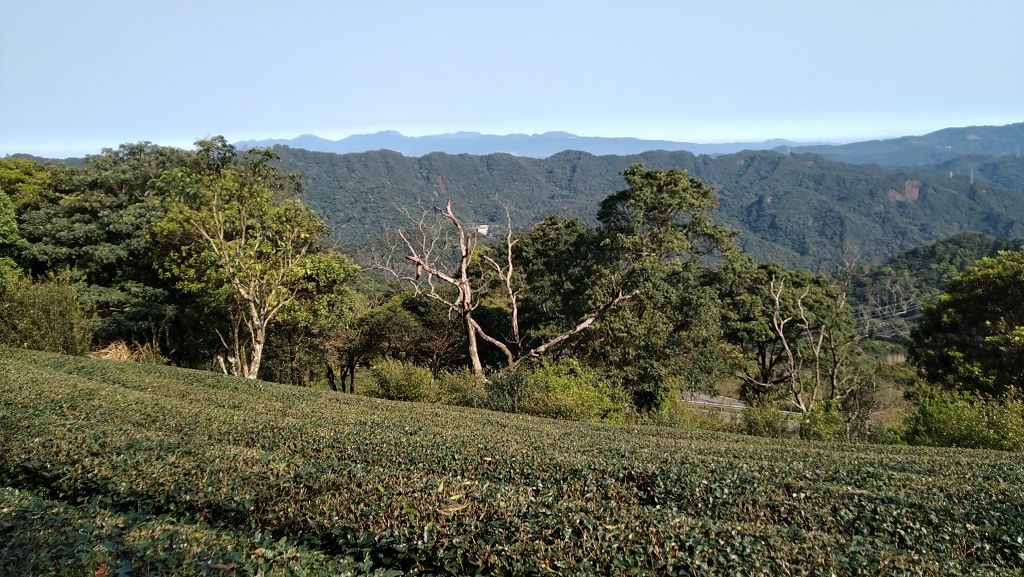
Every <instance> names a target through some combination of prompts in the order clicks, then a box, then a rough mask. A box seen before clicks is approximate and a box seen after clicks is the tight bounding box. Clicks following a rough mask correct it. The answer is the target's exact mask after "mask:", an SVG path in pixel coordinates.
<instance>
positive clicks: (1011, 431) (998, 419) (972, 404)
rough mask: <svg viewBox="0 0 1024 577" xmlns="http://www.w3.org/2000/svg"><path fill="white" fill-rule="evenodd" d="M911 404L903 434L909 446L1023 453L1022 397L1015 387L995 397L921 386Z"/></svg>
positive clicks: (1023, 403)
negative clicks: (999, 396)
mask: <svg viewBox="0 0 1024 577" xmlns="http://www.w3.org/2000/svg"><path fill="white" fill-rule="evenodd" d="M914 404H915V408H914V412H912V413H911V414H910V415H908V416H907V419H906V431H905V433H904V437H905V438H906V440H907V442H908V443H910V444H912V445H930V446H933V447H964V448H968V449H998V450H1002V451H1017V452H1024V397H1022V396H1021V394H1020V392H1018V391H1017V390H1016V389H1013V390H1011V391H1010V392H1008V393H1007V394H1006V395H1004V397H1003V398H1002V399H999V400H996V399H991V398H984V397H981V396H979V395H977V394H974V393H966V392H960V391H942V390H940V389H937V388H935V387H932V386H927V385H922V386H920V387H918V388H917V389H916V390H915V391H914Z"/></svg>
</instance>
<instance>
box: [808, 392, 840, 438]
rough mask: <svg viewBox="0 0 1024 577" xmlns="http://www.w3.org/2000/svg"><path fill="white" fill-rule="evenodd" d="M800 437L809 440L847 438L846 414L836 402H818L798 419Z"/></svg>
mask: <svg viewBox="0 0 1024 577" xmlns="http://www.w3.org/2000/svg"><path fill="white" fill-rule="evenodd" d="M800 438H801V439H808V440H811V441H839V440H845V439H847V438H848V435H847V427H846V414H845V413H843V409H842V407H840V406H839V403H838V402H834V401H833V402H829V401H826V402H824V403H818V405H817V406H815V407H814V408H813V409H811V411H810V412H808V413H807V414H805V415H804V416H803V417H802V418H801V419H800Z"/></svg>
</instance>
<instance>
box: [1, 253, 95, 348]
mask: <svg viewBox="0 0 1024 577" xmlns="http://www.w3.org/2000/svg"><path fill="white" fill-rule="evenodd" d="M3 277H4V278H3V279H2V281H3V282H2V286H0V344H4V345H8V346H11V347H17V348H25V349H34V350H39V351H50V352H55V353H65V354H69V355H84V354H86V353H88V352H89V345H90V343H91V340H92V322H91V320H90V315H89V314H87V313H86V311H85V310H84V309H83V308H82V306H81V305H80V304H79V302H78V298H77V297H76V296H75V289H74V287H73V286H72V285H71V283H70V282H68V281H66V280H63V279H53V280H49V281H44V282H32V281H31V280H29V279H27V278H17V277H14V276H12V275H11V274H8V273H5V274H4V275H3Z"/></svg>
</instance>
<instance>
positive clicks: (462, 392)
mask: <svg viewBox="0 0 1024 577" xmlns="http://www.w3.org/2000/svg"><path fill="white" fill-rule="evenodd" d="M437 401H438V402H440V403H443V404H445V405H456V406H459V407H473V408H480V407H483V406H484V405H486V404H487V388H486V387H485V386H484V380H483V379H481V378H480V377H478V376H476V375H474V374H473V371H470V370H469V369H459V370H457V371H444V372H442V373H441V374H440V375H438V377H437Z"/></svg>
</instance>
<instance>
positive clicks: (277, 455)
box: [0, 350, 1024, 575]
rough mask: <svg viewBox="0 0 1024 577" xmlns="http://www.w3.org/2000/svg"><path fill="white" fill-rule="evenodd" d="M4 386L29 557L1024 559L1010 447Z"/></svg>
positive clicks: (657, 568)
mask: <svg viewBox="0 0 1024 577" xmlns="http://www.w3.org/2000/svg"><path fill="white" fill-rule="evenodd" d="M0 382H3V383H4V386H3V387H0V406H3V407H4V410H3V411H2V412H0V479H3V480H4V483H5V484H6V486H7V487H8V488H7V489H3V490H2V493H0V495H2V496H0V499H2V500H3V505H0V555H2V558H3V560H4V569H6V570H8V571H11V572H13V573H15V574H34V573H40V572H46V571H48V570H52V569H51V568H53V567H64V566H67V567H69V568H70V569H69V572H73V573H78V574H81V573H84V572H86V571H88V574H95V573H96V572H97V571H99V570H100V564H101V563H106V564H108V565H107V568H108V569H114V568H116V567H120V566H121V565H120V563H121V562H124V561H130V562H132V563H133V564H134V563H137V564H138V570H137V571H136V572H135V573H134V574H170V575H175V574H177V575H187V574H203V573H202V572H201V570H200V568H199V567H197V565H198V564H201V563H206V564H205V565H203V566H205V567H213V566H214V565H215V564H223V565H222V567H225V566H231V565H234V566H233V568H232V569H233V570H234V571H235V572H236V573H237V574H255V573H256V572H257V571H259V570H260V566H261V564H262V563H263V562H267V563H269V564H272V567H271V566H268V567H267V568H266V569H263V570H264V571H265V572H268V573H269V572H271V570H273V571H278V572H280V573H282V574H287V573H288V571H289V569H288V568H287V567H288V566H289V564H294V565H292V567H294V569H292V570H291V571H293V572H294V573H296V574H297V573H299V568H305V569H307V571H308V573H307V574H314V575H320V574H330V573H331V572H332V571H335V572H340V571H343V570H344V569H345V567H346V566H348V567H352V566H353V564H355V569H354V572H356V573H369V572H371V571H374V570H381V571H386V570H392V569H394V570H396V571H395V572H394V573H392V574H397V571H399V570H400V571H404V572H412V573H419V574H426V573H435V574H437V573H446V574H459V575H465V574H476V573H485V574H492V575H527V574H540V573H545V572H552V571H553V572H555V573H559V574H579V575H595V574H599V575H639V574H755V575H761V574H772V575H782V574H786V575H823V574H824V575H827V574H833V573H834V574H837V575H880V574H906V575H960V574H1014V572H1019V571H1020V570H1021V568H1022V567H1024V554H1022V553H1024V552H1022V547H1021V542H1020V541H1019V540H1018V538H1019V536H1020V535H1021V534H1022V533H1024V510H1022V508H1021V503H1022V502H1024V499H1022V496H1024V468H1022V467H1024V464H1022V462H1021V460H1019V459H1008V458H1006V457H1005V456H1003V455H998V454H994V453H990V452H973V451H965V450H948V449H944V450H936V449H923V448H914V447H900V446H895V447H872V446H867V445H822V444H815V443H806V442H802V441H768V440H764V439H758V438H753V437H738V436H730V435H709V434H697V433H693V432H684V431H676V430H669V429H663V428H647V427H635V426H630V427H621V426H612V425H593V424H578V423H567V422H559V421H552V420H547V419H535V418H531V417H524V416H521V415H503V414H498V413H486V412H474V411H470V410H465V409H451V408H448V407H440V406H432V405H422V404H416V405H409V404H402V403H395V402H389V401H383V400H379V399H367V398H360V397H355V396H339V395H335V394H333V393H330V392H320V391H314V390H310V389H301V388H295V387H284V386H280V385H273V384H268V383H263V382H259V381H244V380H241V379H233V378H226V377H221V376H218V375H214V374H210V373H201V372H193V371H183V370H181V369H172V368H169V367H158V366H143V365H131V364H119V363H109V362H100V361H96V360H90V359H76V358H72V357H63V356H56V355H48V354H44V353H30V352H24V351H13V350H0ZM11 489H15V490H16V491H12V490H11ZM30 511H38V512H40V513H45V514H34V513H31V512H30ZM12 523H13V525H12ZM19 527H25V528H26V530H25V531H24V532H22V531H19V530H18V528H19ZM108 541H109V544H108ZM168 543H182V544H183V545H184V547H181V548H180V549H178V550H173V551H172V550H171V549H170V548H169V547H168V546H167V544H168ZM32 544H38V545H39V548H38V549H37V548H33V547H32V546H31V545H32ZM50 545H54V546H53V547H50ZM97 546H99V548H97ZM102 551H110V554H109V555H106V556H104V555H102V553H101V552H102ZM268 557H273V559H268ZM161 564H163V565H161ZM228 571H229V570H225V573H226V574H227V573H228Z"/></svg>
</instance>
